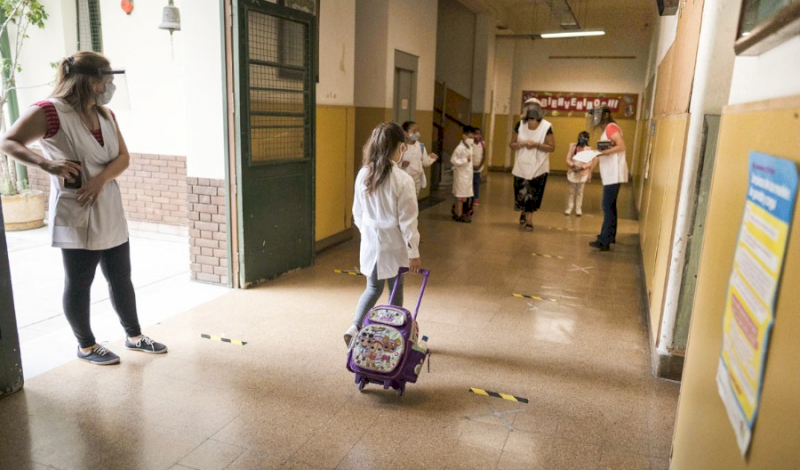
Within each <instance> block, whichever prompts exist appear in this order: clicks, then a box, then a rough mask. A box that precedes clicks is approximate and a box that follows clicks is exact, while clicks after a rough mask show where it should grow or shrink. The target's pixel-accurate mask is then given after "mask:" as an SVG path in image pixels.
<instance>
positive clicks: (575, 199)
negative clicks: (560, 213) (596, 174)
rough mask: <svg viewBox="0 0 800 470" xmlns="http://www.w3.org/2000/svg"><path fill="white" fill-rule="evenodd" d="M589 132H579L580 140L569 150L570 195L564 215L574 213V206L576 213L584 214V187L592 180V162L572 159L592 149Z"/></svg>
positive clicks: (568, 175)
mask: <svg viewBox="0 0 800 470" xmlns="http://www.w3.org/2000/svg"><path fill="white" fill-rule="evenodd" d="M589 137H590V136H589V133H588V132H586V131H582V132H581V133H580V134H578V142H577V143H573V144H570V145H569V152H567V181H569V196H567V210H565V211H564V215H570V214H572V210H573V208H574V209H575V215H577V216H578V217H580V216H582V215H583V208H582V207H583V187H584V185H585V184H586V183H588V182H590V181H592V164H591V162H590V163H582V162H578V161H574V160H572V157H574V156H575V155H576V154H578V153H579V152H583V151H584V150H591V149H592V148H591V147H589Z"/></svg>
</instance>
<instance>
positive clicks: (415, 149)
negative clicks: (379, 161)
mask: <svg viewBox="0 0 800 470" xmlns="http://www.w3.org/2000/svg"><path fill="white" fill-rule="evenodd" d="M403 131H404V132H405V134H406V145H407V146H408V150H406V152H405V153H404V154H403V159H402V160H400V167H401V168H402V169H404V170H405V171H406V173H408V174H409V175H411V177H412V178H413V179H414V186H415V187H416V190H417V198H419V191H420V189H422V188H424V187H426V186H427V185H428V181H427V179H426V178H425V168H427V167H429V166H431V165H432V164H433V162H435V161H436V160H438V159H439V157H438V156H437V155H436V154H435V153H432V154H430V155H429V154H428V151H427V150H425V144H423V143H422V142H420V140H419V129H418V127H417V123H416V122H414V121H406V122H404V123H403Z"/></svg>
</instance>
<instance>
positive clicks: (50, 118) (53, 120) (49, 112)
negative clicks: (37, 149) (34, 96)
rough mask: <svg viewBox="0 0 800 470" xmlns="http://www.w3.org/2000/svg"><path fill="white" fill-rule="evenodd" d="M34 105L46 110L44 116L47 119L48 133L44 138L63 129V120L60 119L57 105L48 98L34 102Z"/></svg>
mask: <svg viewBox="0 0 800 470" xmlns="http://www.w3.org/2000/svg"><path fill="white" fill-rule="evenodd" d="M34 106H38V107H40V108H42V109H43V110H44V117H45V119H47V134H45V135H44V138H45V139H48V138H50V137H53V136H54V135H56V134H57V133H58V131H59V129H61V121H59V120H58V111H56V106H55V105H54V104H53V103H52V102H50V101H46V100H45V101H39V102H38V103H34Z"/></svg>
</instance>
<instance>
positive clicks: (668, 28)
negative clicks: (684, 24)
mask: <svg viewBox="0 0 800 470" xmlns="http://www.w3.org/2000/svg"><path fill="white" fill-rule="evenodd" d="M677 33H678V15H677V14H675V15H672V16H661V17H659V19H658V55H657V56H656V66H657V65H658V64H660V63H661V61H662V60H664V56H665V55H667V52H669V48H670V47H671V46H672V43H674V42H675V37H676V35H677Z"/></svg>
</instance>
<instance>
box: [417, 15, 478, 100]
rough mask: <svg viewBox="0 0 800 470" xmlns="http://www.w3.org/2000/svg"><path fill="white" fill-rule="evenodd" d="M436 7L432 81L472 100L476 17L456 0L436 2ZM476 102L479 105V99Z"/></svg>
mask: <svg viewBox="0 0 800 470" xmlns="http://www.w3.org/2000/svg"><path fill="white" fill-rule="evenodd" d="M429 1H430V3H433V4H435V3H436V1H435V0H429ZM438 3H439V21H438V24H439V37H438V41H437V42H436V79H437V80H440V81H443V82H445V83H446V84H447V88H449V89H451V90H453V91H455V92H456V93H458V94H460V95H463V96H465V97H467V98H472V78H473V77H472V72H473V58H474V51H475V22H476V15H475V13H473V12H472V11H470V10H468V9H467V8H466V7H464V6H463V5H461V4H460V3H458V2H457V1H456V0H439V2H438ZM480 99H481V101H482V100H483V96H481V97H480Z"/></svg>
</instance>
